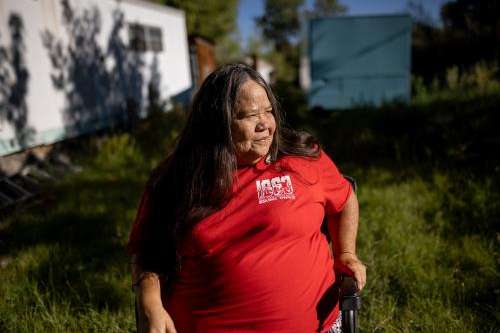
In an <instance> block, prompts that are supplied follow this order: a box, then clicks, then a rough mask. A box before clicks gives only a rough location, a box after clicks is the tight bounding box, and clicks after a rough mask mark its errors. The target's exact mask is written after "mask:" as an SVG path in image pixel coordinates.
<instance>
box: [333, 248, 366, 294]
mask: <svg viewBox="0 0 500 333" xmlns="http://www.w3.org/2000/svg"><path fill="white" fill-rule="evenodd" d="M335 265H336V266H337V265H338V266H337V269H338V270H339V271H341V272H342V271H344V272H345V273H347V274H348V275H351V276H353V277H354V279H356V282H357V283H358V288H359V290H360V291H361V289H363V288H364V287H365V284H366V267H365V265H364V264H363V263H362V262H361V260H359V259H358V257H357V256H356V255H355V254H353V253H341V254H340V255H339V256H337V257H335Z"/></svg>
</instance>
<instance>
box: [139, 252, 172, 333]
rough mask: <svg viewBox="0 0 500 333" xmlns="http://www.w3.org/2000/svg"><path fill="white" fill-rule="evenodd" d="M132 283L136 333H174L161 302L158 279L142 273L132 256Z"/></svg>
mask: <svg viewBox="0 0 500 333" xmlns="http://www.w3.org/2000/svg"><path fill="white" fill-rule="evenodd" d="M132 281H133V286H134V291H135V293H136V302H137V309H138V313H139V323H138V326H139V327H138V332H140V333H143V332H148V333H153V332H154V333H160V332H161V333H176V332H177V331H176V330H175V326H174V322H173V320H172V318H171V317H170V315H169V314H168V313H167V311H165V309H164V307H163V304H162V300H161V285H160V277H159V276H158V274H156V273H153V272H147V271H143V270H142V269H141V268H140V267H139V265H137V263H136V261H135V256H132Z"/></svg>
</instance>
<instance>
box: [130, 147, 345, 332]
mask: <svg viewBox="0 0 500 333" xmlns="http://www.w3.org/2000/svg"><path fill="white" fill-rule="evenodd" d="M350 192H351V186H350V184H349V182H348V181H346V180H345V179H344V178H343V177H342V175H341V174H340V173H339V171H338V170H337V168H336V166H335V165H334V163H333V162H332V161H331V160H330V159H329V157H328V156H327V155H326V154H325V153H324V152H322V153H321V156H320V157H319V158H318V159H311V158H302V157H294V156H287V157H284V158H282V159H280V160H279V161H277V162H276V163H273V164H270V165H267V164H266V163H265V162H264V160H261V161H259V162H258V163H257V164H256V165H254V166H248V167H243V168H240V169H238V171H237V173H236V177H235V182H234V186H233V194H234V195H233V197H232V199H231V200H230V201H229V203H228V204H227V206H226V207H224V208H223V209H221V210H220V211H218V212H216V213H214V214H212V215H210V216H208V217H207V218H205V219H203V220H202V221H200V222H199V223H198V224H196V225H195V227H194V228H193V229H192V230H191V232H190V233H189V234H188V236H187V237H186V239H185V242H184V244H183V246H182V249H181V255H182V268H181V270H180V273H179V276H178V278H177V279H176V280H175V282H174V283H173V285H172V286H171V289H170V292H169V293H168V296H167V297H166V299H165V300H164V304H165V306H166V310H167V312H168V313H169V314H170V315H171V316H172V318H173V320H174V323H175V325H176V328H177V331H178V332H179V333H191V332H203V333H212V332H213V333H215V332H217V333H221V332H241V333H243V332H283V333H285V332H286V333H290V332H326V331H327V330H328V328H329V327H331V326H332V325H333V323H334V321H335V319H336V318H337V315H338V302H337V299H336V298H335V294H334V293H333V288H332V285H333V283H334V281H335V276H334V272H333V258H332V256H331V252H330V250H329V247H328V241H327V239H326V237H325V235H324V234H323V233H322V232H321V231H320V227H321V224H322V221H323V218H324V216H325V213H326V214H327V216H328V215H334V214H337V213H338V212H340V211H341V210H342V209H343V206H344V204H345V202H346V201H347V198H348V197H349V195H350ZM148 202H149V200H147V193H146V194H145V196H143V200H142V201H141V206H140V208H139V213H138V217H137V219H136V222H135V224H134V227H133V229H132V233H131V236H130V241H129V247H132V248H133V242H134V238H135V235H137V234H138V232H139V229H140V225H141V221H142V220H143V219H142V218H141V217H142V216H147V214H146V213H147V210H148V207H147V206H148Z"/></svg>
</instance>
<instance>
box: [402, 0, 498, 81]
mask: <svg viewBox="0 0 500 333" xmlns="http://www.w3.org/2000/svg"><path fill="white" fill-rule="evenodd" d="M420 2H421V1H420ZM411 3H415V2H413V1H411V2H410V4H411ZM416 6H417V7H419V6H418V5H416ZM419 16H420V17H421V16H425V15H421V14H420V15H417V20H416V22H415V24H414V26H413V37H412V44H413V45H412V71H413V73H415V74H416V75H419V76H423V77H424V78H425V79H426V80H429V78H431V77H434V76H436V75H439V76H440V77H441V76H444V74H445V72H444V71H445V70H446V69H447V68H450V67H452V66H459V67H460V69H461V70H465V69H469V68H471V67H472V66H474V64H476V63H478V62H480V61H487V62H498V61H499V60H500V34H499V33H498V26H499V24H500V2H499V1H491V0H456V1H447V2H446V3H445V4H444V5H443V6H442V7H441V18H442V22H443V25H442V27H437V26H435V25H433V24H432V23H429V22H425V21H427V20H426V19H425V18H424V19H423V20H420V19H419ZM422 21H423V22H422Z"/></svg>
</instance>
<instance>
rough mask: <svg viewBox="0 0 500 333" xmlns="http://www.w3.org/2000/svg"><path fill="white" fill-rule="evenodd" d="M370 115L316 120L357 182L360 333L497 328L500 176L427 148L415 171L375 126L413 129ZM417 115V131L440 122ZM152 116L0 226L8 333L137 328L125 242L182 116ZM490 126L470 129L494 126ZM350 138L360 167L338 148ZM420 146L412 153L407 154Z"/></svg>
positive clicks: (0, 293)
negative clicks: (362, 280)
mask: <svg viewBox="0 0 500 333" xmlns="http://www.w3.org/2000/svg"><path fill="white" fill-rule="evenodd" d="M486 104H487V103H486ZM433 107H434V108H437V107H436V106H433ZM433 110H435V109H433ZM368 112H372V114H368ZM373 112H374V110H360V111H355V112H354V113H352V114H348V113H340V114H336V115H333V116H331V117H327V118H325V119H323V120H318V119H314V122H309V124H310V125H309V126H311V128H312V129H313V130H314V131H315V132H316V134H317V135H318V136H319V137H320V138H321V140H322V142H324V143H325V145H326V148H327V149H328V150H329V151H330V152H331V153H332V155H333V157H334V159H335V160H336V161H337V163H338V164H339V166H340V167H341V168H342V170H343V171H344V172H345V173H346V174H350V175H353V176H354V177H355V178H356V179H357V181H358V183H359V185H360V190H359V201H360V206H361V220H360V234H359V254H360V257H361V258H362V259H363V260H364V261H365V262H366V265H367V267H368V284H367V287H366V289H365V291H364V292H363V302H364V303H363V309H362V311H361V314H360V316H361V319H360V325H361V331H362V332H498V331H500V325H499V322H500V315H499V311H498V310H497V306H498V298H499V296H500V285H499V281H500V276H499V275H500V274H499V269H498V268H499V262H500V254H499V250H498V249H499V242H500V234H499V232H498V225H499V224H498V222H499V221H498V219H499V216H500V191H499V177H498V173H499V172H500V170H499V169H498V168H497V169H494V168H493V169H491V170H490V172H489V173H485V172H484V168H485V166H491V165H498V164H497V160H494V159H492V158H489V159H487V160H486V161H483V162H485V163H481V164H480V165H479V164H478V163H476V162H474V161H475V160H474V157H473V156H472V155H471V156H472V161H473V162H470V161H471V160H470V159H466V161H465V162H464V160H463V159H462V157H460V156H459V157H458V158H457V160H453V158H454V157H453V156H456V155H453V154H451V155H445V156H442V160H439V156H440V153H438V152H439V151H441V150H440V149H442V148H443V147H442V146H440V147H433V146H432V145H429V140H427V141H425V143H426V145H427V148H426V149H428V150H429V154H430V155H429V156H431V157H432V159H433V160H434V162H432V163H431V162H430V161H428V160H425V161H423V162H422V163H418V161H419V159H421V158H422V156H424V155H425V151H426V150H425V149H424V148H423V147H421V146H418V142H417V141H416V140H415V138H413V137H409V136H407V135H406V132H405V130H401V131H400V132H397V131H392V132H391V131H389V132H384V127H383V126H381V125H380V124H384V123H386V121H387V120H390V121H392V123H394V122H396V123H397V124H407V122H411V121H412V119H415V118H411V117H413V116H411V117H410V120H408V119H406V118H405V117H404V116H403V115H401V114H398V115H394V113H391V111H387V112H386V113H384V111H382V112H381V113H380V114H375V115H374V114H373ZM423 112H427V113H424V114H423V115H421V116H419V117H423V118H418V119H419V121H420V122H421V123H425V124H431V125H432V124H435V123H436V121H435V119H436V118H432V115H433V114H434V113H433V112H431V111H425V110H424V111H423ZM449 113H452V112H451V111H449V112H443V113H442V115H448V114H449ZM479 113H481V112H479ZM481 114H487V113H485V112H483V113H481ZM363 116H366V117H363ZM155 117H156V118H154V119H152V120H151V121H148V122H145V123H142V124H141V126H140V127H139V129H138V130H137V131H136V132H134V134H133V135H130V134H116V135H112V136H110V137H108V138H104V139H103V138H101V139H91V140H90V141H87V143H86V144H85V145H84V146H83V147H80V149H79V151H80V153H79V155H78V156H76V157H77V158H78V160H79V163H81V164H82V165H83V166H84V171H83V172H81V173H77V174H72V175H69V176H67V177H65V178H64V179H62V180H60V181H58V182H57V183H56V184H55V185H51V186H47V188H46V193H47V195H45V196H44V197H43V198H41V199H40V200H38V201H36V202H33V203H32V204H31V205H30V207H28V208H27V209H26V210H24V211H22V212H19V213H16V214H13V215H11V216H9V217H8V218H7V219H6V220H5V221H2V226H1V229H0V240H1V241H2V242H1V243H0V256H1V258H2V261H3V262H4V263H6V264H5V265H4V267H3V268H0V279H1V283H0V332H73V331H83V332H94V331H95V332H102V331H106V332H124V331H133V330H134V313H133V295H132V292H131V290H130V278H129V267H128V258H127V257H126V255H125V251H124V245H125V243H126V240H127V236H128V232H129V228H130V225H131V222H132V220H133V217H134V214H135V209H136V205H137V202H138V199H139V196H140V192H141V190H142V186H143V184H144V182H145V180H146V178H147V176H148V173H149V170H151V168H152V166H153V165H154V164H155V163H157V162H158V160H159V159H160V157H161V156H162V155H164V152H165V150H168V148H169V147H171V146H172V142H173V138H174V137H175V136H176V134H177V133H178V131H179V127H180V124H182V121H183V117H182V115H180V114H178V113H172V114H169V115H167V116H161V115H155ZM356 117H357V118H356ZM425 117H430V118H431V119H425ZM447 117H448V116H447ZM445 118H446V117H445ZM448 118H449V117H448ZM448 118H446V119H447V120H446V121H451V123H454V122H455V121H458V120H457V119H454V118H451V120H449V119H448ZM483 118H484V117H483ZM296 119H300V117H297V118H296ZM363 119H364V120H363ZM394 119H396V120H394ZM488 119H489V118H488ZM488 119H486V120H484V119H483V120H482V121H483V122H482V123H481V124H482V125H481V124H479V125H474V126H476V127H477V126H483V127H484V128H488V126H487V125H488V123H489V121H487V120H488ZM433 121H434V122H433ZM389 123H391V122H389ZM311 124H312V125H311ZM349 124H350V125H349ZM405 126H408V125H405ZM432 126H437V125H432ZM405 128H409V127H405ZM441 128H446V125H442V127H441ZM472 128H473V129H474V128H475V127H472ZM476 130H477V131H479V132H481V128H479V129H476ZM450 133H455V137H453V140H452V139H449V140H451V141H450V142H451V143H450V142H449V141H446V140H444V141H443V142H445V143H446V144H447V145H448V146H447V149H448V148H449V149H451V148H453V147H455V146H454V144H455V142H460V141H464V140H465V141H466V140H467V138H468V137H467V133H468V132H467V128H466V129H463V131H455V132H453V131H448V132H446V133H445V134H446V135H445V136H444V137H445V138H449V136H448V134H450ZM457 133H458V134H457ZM481 133H484V132H481ZM486 133H487V134H488V135H489V134H490V132H486ZM356 134H359V136H356ZM349 136H350V138H351V139H352V141H353V146H352V147H355V148H356V149H357V151H360V152H363V156H362V157H359V158H357V157H356V156H353V154H352V153H351V152H349V149H347V148H345V147H344V148H343V147H340V146H339V144H344V143H346V142H348V140H347V139H342V138H343V137H349ZM488 138H489V137H488ZM397 139H401V143H400V150H401V154H399V155H398V154H397V149H395V148H394V147H395V145H394V144H393V140H397ZM405 140H406V141H405ZM414 146H415V150H414V151H415V155H413V154H411V153H409V152H408V149H410V148H408V147H414ZM159 147H166V148H164V149H160V148H159ZM445 151H448V150H445ZM466 153H467V152H466ZM422 154H424V155H422ZM398 156H399V157H398ZM488 156H492V155H488ZM466 157H469V155H467V154H466ZM370 161H373V163H370ZM457 161H458V162H457ZM443 162H446V163H443ZM451 162H454V163H455V162H456V163H458V164H457V167H456V168H450V167H449V166H450V164H451ZM466 162H467V163H466ZM478 165H479V166H478Z"/></svg>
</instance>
